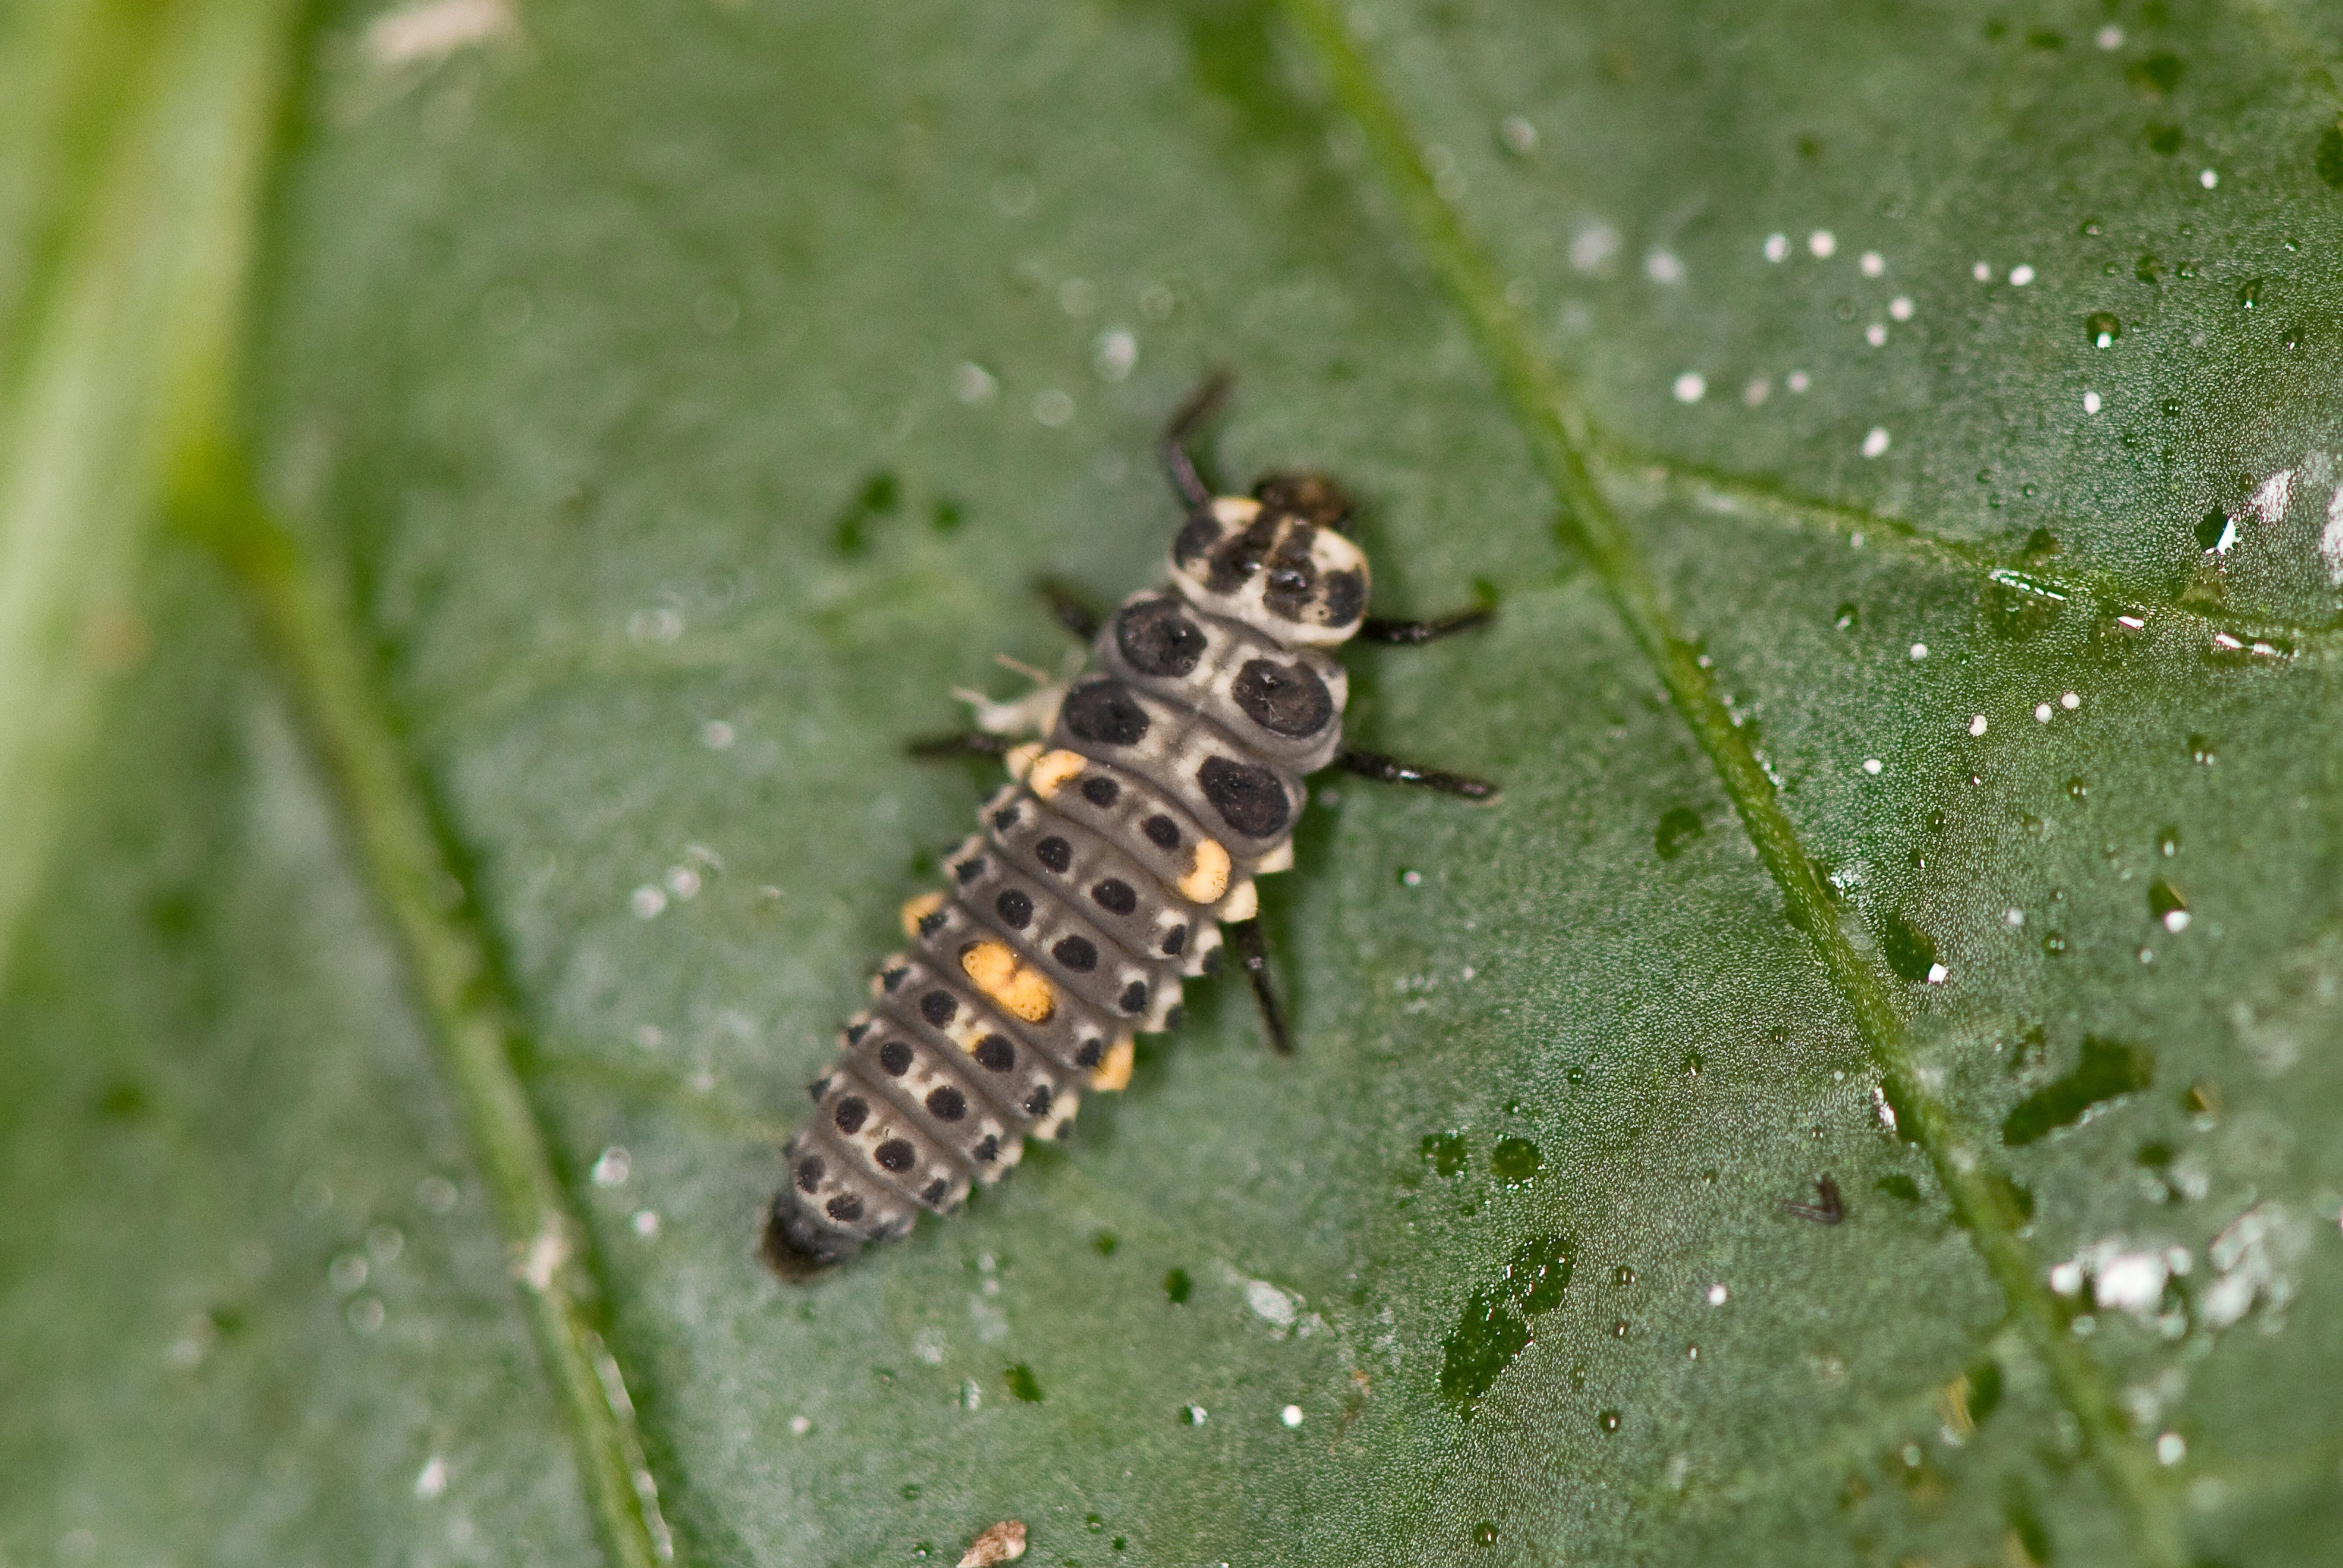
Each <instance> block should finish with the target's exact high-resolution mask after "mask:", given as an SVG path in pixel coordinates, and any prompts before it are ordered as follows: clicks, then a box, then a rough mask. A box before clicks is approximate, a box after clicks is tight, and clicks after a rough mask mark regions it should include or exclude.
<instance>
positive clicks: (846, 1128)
mask: <svg viewBox="0 0 2343 1568" xmlns="http://www.w3.org/2000/svg"><path fill="white" fill-rule="evenodd" d="M831 1119H832V1120H833V1121H836V1122H837V1123H838V1130H839V1131H840V1132H843V1133H845V1134H846V1135H847V1136H848V1137H850V1138H851V1137H852V1136H854V1134H856V1133H858V1132H860V1131H862V1124H863V1122H865V1121H869V1120H870V1104H869V1102H867V1101H864V1100H863V1099H862V1098H861V1097H860V1095H853V1094H850V1095H848V1096H847V1097H846V1098H845V1099H843V1100H841V1101H839V1102H838V1110H837V1111H835V1112H833V1113H832V1117H831Z"/></svg>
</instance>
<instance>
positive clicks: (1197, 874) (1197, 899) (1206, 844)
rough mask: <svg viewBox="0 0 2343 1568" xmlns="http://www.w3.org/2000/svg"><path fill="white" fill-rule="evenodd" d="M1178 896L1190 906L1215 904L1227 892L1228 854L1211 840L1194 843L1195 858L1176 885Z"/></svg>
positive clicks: (1217, 842)
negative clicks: (1190, 904)
mask: <svg viewBox="0 0 2343 1568" xmlns="http://www.w3.org/2000/svg"><path fill="white" fill-rule="evenodd" d="M1177 886H1178V888H1179V890H1180V896H1181V897H1182V898H1183V899H1185V900H1188V901H1189V902H1190V903H1192V904H1216V903H1218V902H1220V899H1221V895H1222V893H1225V892H1227V891H1228V890H1229V852H1228V851H1227V850H1226V849H1222V848H1221V846H1220V842H1219V840H1217V839H1198V840H1197V842H1196V858H1195V859H1194V860H1193V861H1192V862H1191V863H1190V864H1189V867H1188V874H1187V875H1186V876H1184V877H1182V878H1181V879H1180V880H1179V882H1178V884H1177Z"/></svg>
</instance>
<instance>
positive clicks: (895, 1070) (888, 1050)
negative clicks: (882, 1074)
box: [879, 1040, 911, 1078]
mask: <svg viewBox="0 0 2343 1568" xmlns="http://www.w3.org/2000/svg"><path fill="white" fill-rule="evenodd" d="M879 1065H880V1067H882V1068H884V1069H885V1070H886V1072H887V1076H888V1077H890V1078H900V1077H902V1076H903V1074H905V1073H907V1072H909V1071H910V1070H911V1048H910V1046H909V1045H907V1044H905V1043H904V1042H903V1041H901V1040H889V1041H888V1042H887V1043H886V1044H884V1045H882V1046H880V1048H879Z"/></svg>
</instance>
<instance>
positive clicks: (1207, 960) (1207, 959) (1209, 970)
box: [1204, 948, 1221, 980]
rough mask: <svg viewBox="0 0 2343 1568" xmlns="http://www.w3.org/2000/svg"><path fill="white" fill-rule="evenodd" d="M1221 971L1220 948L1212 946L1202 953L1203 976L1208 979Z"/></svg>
mask: <svg viewBox="0 0 2343 1568" xmlns="http://www.w3.org/2000/svg"><path fill="white" fill-rule="evenodd" d="M1220 972H1221V950H1220V949H1219V948H1214V949H1213V950H1212V951H1211V952H1208V953H1206V954H1205V955H1204V978H1205V979H1206V980H1210V979H1212V976H1214V975H1216V974H1218V973H1220Z"/></svg>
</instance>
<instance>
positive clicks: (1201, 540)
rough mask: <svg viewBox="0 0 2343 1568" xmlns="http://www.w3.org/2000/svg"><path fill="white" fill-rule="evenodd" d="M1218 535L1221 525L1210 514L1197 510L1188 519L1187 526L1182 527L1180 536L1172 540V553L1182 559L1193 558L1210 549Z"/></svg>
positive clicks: (1219, 535) (1189, 559)
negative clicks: (1197, 511)
mask: <svg viewBox="0 0 2343 1568" xmlns="http://www.w3.org/2000/svg"><path fill="white" fill-rule="evenodd" d="M1220 537H1221V525H1220V524H1219V523H1218V522H1217V521H1215V520H1214V519H1213V517H1212V513H1210V512H1199V513H1197V514H1196V515H1195V516H1194V517H1192V518H1189V519H1188V526H1187V527H1186V528H1182V529H1181V530H1180V537H1179V538H1176V539H1173V540H1172V555H1173V556H1175V557H1177V558H1179V559H1181V560H1183V561H1192V560H1195V559H1196V558H1199V557H1201V556H1202V554H1203V553H1204V552H1205V551H1206V550H1209V549H1211V548H1212V542H1213V541H1214V540H1216V539H1218V538H1220Z"/></svg>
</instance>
